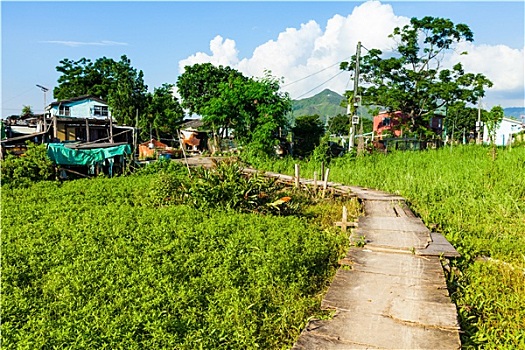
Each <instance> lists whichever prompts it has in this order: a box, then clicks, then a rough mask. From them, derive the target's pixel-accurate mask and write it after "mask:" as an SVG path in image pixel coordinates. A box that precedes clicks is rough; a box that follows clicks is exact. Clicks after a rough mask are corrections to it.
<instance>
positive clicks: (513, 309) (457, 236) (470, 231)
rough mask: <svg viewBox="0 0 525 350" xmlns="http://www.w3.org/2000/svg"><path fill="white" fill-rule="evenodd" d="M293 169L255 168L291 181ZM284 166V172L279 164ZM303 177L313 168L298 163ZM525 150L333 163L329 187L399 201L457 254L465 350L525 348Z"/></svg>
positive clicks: (455, 282) (453, 280) (473, 149)
mask: <svg viewBox="0 0 525 350" xmlns="http://www.w3.org/2000/svg"><path fill="white" fill-rule="evenodd" d="M294 162H297V161H288V160H284V161H274V162H273V163H272V164H269V163H266V167H265V164H262V163H261V164H259V166H260V167H261V169H266V170H270V169H271V167H273V170H274V171H275V170H276V169H278V170H279V171H281V172H282V173H286V174H290V175H291V174H293V171H294V170H293V169H294V167H293V163H294ZM281 163H282V164H281ZM300 164H301V173H302V176H305V177H312V174H313V171H317V168H316V167H314V166H311V165H310V163H306V162H304V163H303V162H300ZM524 164H525V148H523V147H514V148H512V150H504V149H500V150H499V154H498V158H497V159H495V160H492V157H491V152H490V148H487V147H481V146H475V145H467V146H459V147H454V148H443V149H439V150H428V151H424V152H393V153H390V154H388V155H384V154H374V155H371V156H366V157H357V158H354V157H351V156H349V155H346V156H345V157H343V158H336V159H334V160H332V162H331V163H330V165H329V167H330V181H337V182H342V183H345V184H349V185H352V184H355V185H360V186H366V187H370V188H378V189H381V190H385V191H388V192H391V193H395V194H400V195H402V196H404V197H405V198H406V199H407V200H408V202H409V203H410V205H411V207H412V210H413V211H414V212H415V213H417V214H418V215H419V216H420V217H421V218H422V219H423V221H424V222H425V223H426V224H427V226H430V225H432V226H433V227H435V229H436V230H437V231H438V232H441V233H443V234H444V235H445V236H446V238H447V239H448V240H449V241H450V242H451V243H452V244H453V245H454V246H455V247H456V249H457V250H458V251H459V253H460V254H461V258H460V259H457V260H453V261H452V262H451V265H452V268H451V269H450V275H449V276H448V278H449V288H450V290H451V292H452V298H453V301H454V302H455V303H456V305H457V308H458V313H459V319H460V322H461V328H462V330H463V332H464V334H462V342H463V346H464V347H465V348H484V349H503V348H508V349H518V348H523V347H525V338H524V337H523V325H524V323H525V309H524V308H523V305H525V290H524V289H523V288H524V283H523V273H524V271H525V260H524V259H523V257H524V256H525V235H524V234H523V233H524V232H525V171H524V169H525V168H524V166H523V165H524Z"/></svg>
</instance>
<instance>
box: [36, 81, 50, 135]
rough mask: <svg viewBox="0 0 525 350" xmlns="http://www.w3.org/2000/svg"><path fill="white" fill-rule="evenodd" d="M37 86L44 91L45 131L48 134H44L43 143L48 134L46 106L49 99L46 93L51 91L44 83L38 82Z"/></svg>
mask: <svg viewBox="0 0 525 350" xmlns="http://www.w3.org/2000/svg"><path fill="white" fill-rule="evenodd" d="M36 87H37V88H40V90H42V92H43V93H44V114H43V116H44V132H46V134H44V135H43V136H42V143H44V142H45V140H46V136H47V122H46V107H47V99H46V93H47V92H48V91H49V89H48V88H46V87H44V86H42V85H39V84H36Z"/></svg>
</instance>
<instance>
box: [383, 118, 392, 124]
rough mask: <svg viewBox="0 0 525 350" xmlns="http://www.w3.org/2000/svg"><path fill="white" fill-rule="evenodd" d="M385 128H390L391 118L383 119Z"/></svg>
mask: <svg viewBox="0 0 525 350" xmlns="http://www.w3.org/2000/svg"><path fill="white" fill-rule="evenodd" d="M383 126H390V118H383Z"/></svg>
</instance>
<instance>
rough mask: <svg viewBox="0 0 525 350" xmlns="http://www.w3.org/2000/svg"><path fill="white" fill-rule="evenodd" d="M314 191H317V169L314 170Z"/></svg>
mask: <svg viewBox="0 0 525 350" xmlns="http://www.w3.org/2000/svg"><path fill="white" fill-rule="evenodd" d="M314 193H317V171H314Z"/></svg>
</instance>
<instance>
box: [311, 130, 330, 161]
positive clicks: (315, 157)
mask: <svg viewBox="0 0 525 350" xmlns="http://www.w3.org/2000/svg"><path fill="white" fill-rule="evenodd" d="M329 142H330V135H329V134H325V135H324V136H323V137H322V138H321V141H320V142H319V145H317V147H315V149H314V151H313V154H312V158H311V159H312V161H313V162H315V163H317V164H321V163H323V162H324V163H326V164H328V162H329V161H330V156H331V154H330V145H329Z"/></svg>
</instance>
